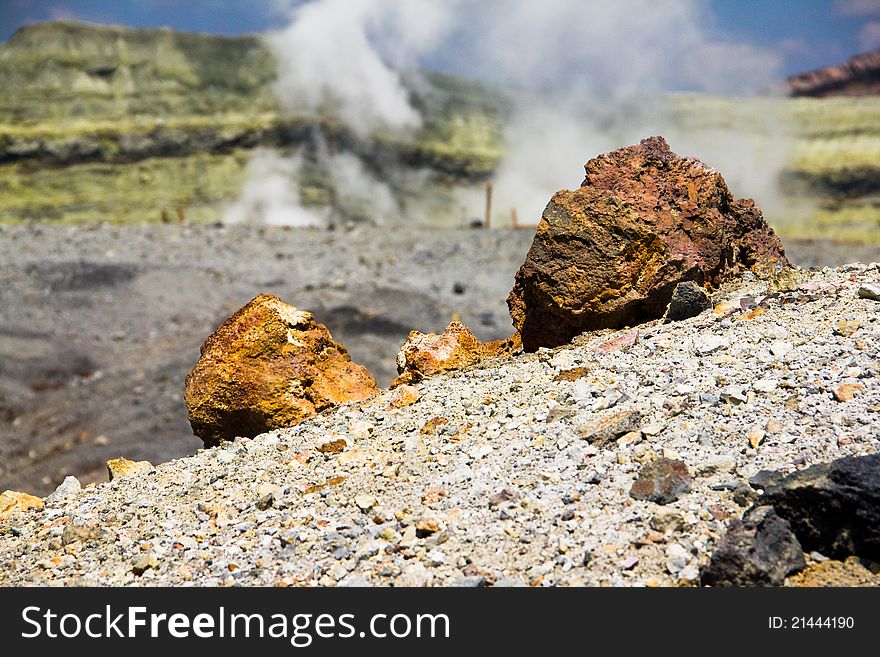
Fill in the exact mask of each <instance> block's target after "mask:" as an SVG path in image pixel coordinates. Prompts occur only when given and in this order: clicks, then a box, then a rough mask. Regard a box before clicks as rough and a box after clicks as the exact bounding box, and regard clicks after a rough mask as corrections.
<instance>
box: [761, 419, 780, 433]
mask: <svg viewBox="0 0 880 657" xmlns="http://www.w3.org/2000/svg"><path fill="white" fill-rule="evenodd" d="M764 429H765V430H766V431H767V433H780V432H781V431H782V429H783V426H782V422H780V421H779V420H777V419H776V418H773V417H771V418H770V419H769V420H767V426H765V427H764Z"/></svg>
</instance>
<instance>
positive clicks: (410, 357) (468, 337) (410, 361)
mask: <svg viewBox="0 0 880 657" xmlns="http://www.w3.org/2000/svg"><path fill="white" fill-rule="evenodd" d="M521 347H522V343H521V342H520V339H519V334H514V335H513V336H512V337H510V338H507V339H506V340H495V341H494V342H480V341H479V340H478V339H477V336H475V335H474V334H473V333H471V331H470V329H469V328H468V327H467V326H465V325H464V324H462V323H461V322H451V323H450V324H449V326H447V327H446V330H444V331H443V333H441V334H440V335H437V334H435V333H420V332H419V331H410V332H409V337H408V338H407V340H406V343H404V345H403V346H402V347H401V348H400V351H399V352H398V354H397V371H398V373H399V374H400V376H398V377H397V378H396V379H394V381H393V382H392V383H391V387H392V388H394V387H396V386H399V385H401V384H404V383H414V382H416V381H421V380H422V379H424V378H425V377H427V376H433V375H434V374H439V373H440V372H448V371H449V370H461V369H464V368H466V367H471V366H473V365H476V364H477V363H479V362H480V361H482V360H484V359H486V358H501V357H505V356H510V355H511V354H513V353H514V352H515V351H517V350H519V349H520V348H521Z"/></svg>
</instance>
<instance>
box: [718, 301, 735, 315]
mask: <svg viewBox="0 0 880 657" xmlns="http://www.w3.org/2000/svg"><path fill="white" fill-rule="evenodd" d="M737 310H742V307H741V306H740V305H739V300H730V301H722V302H721V303H719V304H718V305H717V306H715V307H714V308H713V309H712V314H713V315H726V314H727V313H732V312H734V311H737Z"/></svg>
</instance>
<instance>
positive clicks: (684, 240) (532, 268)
mask: <svg viewBox="0 0 880 657" xmlns="http://www.w3.org/2000/svg"><path fill="white" fill-rule="evenodd" d="M585 168H586V172H587V176H586V178H585V179H584V182H583V183H582V184H581V186H580V188H578V189H576V190H574V191H571V190H562V191H559V192H557V193H556V194H554V196H553V198H552V199H551V200H550V203H549V204H548V205H547V207H546V209H545V210H544V214H543V216H542V218H541V222H540V223H539V225H538V229H537V232H536V234H535V239H534V241H533V243H532V247H531V249H530V250H529V253H528V255H527V256H526V261H525V262H524V263H523V265H522V267H520V269H519V271H518V272H517V274H516V282H515V284H514V287H513V290H512V291H511V293H510V296H509V297H508V299H507V305H508V307H509V309H510V315H511V317H512V318H513V324H514V326H515V327H516V328H517V329H518V330H519V331H520V333H521V334H522V341H523V347H524V349H525V350H526V351H535V350H537V349H538V348H539V347H542V346H546V347H555V346H558V345H561V344H565V343H567V342H569V341H570V340H571V338H572V337H574V336H575V335H577V334H578V333H581V332H583V331H589V330H595V329H602V328H621V327H623V326H629V325H633V324H637V323H639V322H644V321H647V320H650V319H656V318H658V317H661V316H662V315H663V313H664V312H665V311H666V307H667V305H668V304H669V302H670V299H671V298H672V292H673V290H674V289H675V286H676V285H677V284H678V283H681V282H684V281H694V282H695V283H697V284H699V285H706V284H708V285H716V284H718V283H719V282H721V281H722V280H723V279H724V278H726V277H730V276H733V275H736V274H738V273H741V272H743V271H745V270H747V269H752V270H756V271H759V272H766V273H769V272H770V271H772V269H773V268H774V267H776V266H788V260H787V259H786V257H785V254H784V252H783V249H782V244H781V243H780V241H779V239H778V238H777V237H776V235H775V234H774V233H773V230H772V229H771V228H770V227H769V226H767V224H766V222H765V221H764V218H763V217H762V215H761V211H760V210H759V209H758V208H757V206H756V205H755V204H754V202H753V201H751V200H736V199H734V198H733V196H732V195H731V193H730V190H729V189H728V188H727V184H726V183H725V182H724V179H723V178H722V177H721V174H720V173H718V172H717V171H715V169H713V168H711V167H709V166H708V165H706V164H703V163H702V162H700V161H699V160H697V159H695V158H685V157H679V156H678V155H676V154H675V153H673V152H672V151H671V150H670V149H669V146H668V144H667V143H666V141H665V140H664V139H663V138H662V137H651V138H649V139H645V140H643V141H642V142H641V143H640V144H639V145H637V146H629V147H627V148H621V149H619V150H616V151H613V152H611V153H606V154H604V155H600V156H599V157H596V158H594V159H592V160H590V161H589V162H587V164H586V167H585Z"/></svg>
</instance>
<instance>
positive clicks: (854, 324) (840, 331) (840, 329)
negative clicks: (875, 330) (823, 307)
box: [834, 319, 862, 338]
mask: <svg viewBox="0 0 880 657" xmlns="http://www.w3.org/2000/svg"><path fill="white" fill-rule="evenodd" d="M861 325H862V323H861V322H859V321H858V320H857V319H841V320H840V321H839V322H837V327H836V328H835V329H834V332H835V333H836V334H837V335H840V336H843V337H844V338H848V337H850V336H851V335H852V334H853V333H855V332H856V331H858V330H859V327H860V326H861Z"/></svg>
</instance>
